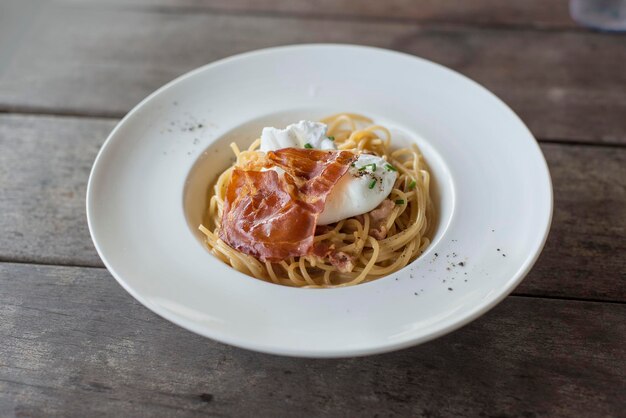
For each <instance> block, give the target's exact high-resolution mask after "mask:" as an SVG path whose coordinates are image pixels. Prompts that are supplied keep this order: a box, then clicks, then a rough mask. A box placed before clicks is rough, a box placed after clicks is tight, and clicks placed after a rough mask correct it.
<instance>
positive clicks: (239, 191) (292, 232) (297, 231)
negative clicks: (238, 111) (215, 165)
mask: <svg viewBox="0 0 626 418" xmlns="http://www.w3.org/2000/svg"><path fill="white" fill-rule="evenodd" d="M391 143H392V138H391V134H390V132H389V130H388V129H386V128H385V127H383V126H380V125H374V124H373V123H372V121H371V120H370V119H368V118H366V117H363V116H360V115H356V114H339V115H334V116H330V117H328V118H325V119H323V120H322V121H320V122H313V121H300V122H297V123H294V124H292V125H289V126H287V127H286V128H284V129H279V128H274V127H266V128H264V129H263V131H262V132H261V136H260V138H258V139H257V140H256V141H254V142H253V143H252V145H251V146H250V147H249V148H248V149H247V150H245V151H240V150H239V148H238V147H237V145H236V144H231V147H232V149H233V151H234V153H235V155H236V157H237V159H236V162H235V163H234V164H233V166H231V167H229V168H228V169H227V170H226V171H224V172H223V173H222V174H221V175H220V176H219V178H218V179H217V181H216V183H215V185H214V187H213V188H212V190H211V191H210V199H209V205H208V208H207V213H206V219H205V222H204V224H203V225H200V227H199V228H200V230H201V231H202V232H203V233H204V234H205V236H206V244H207V246H208V248H209V249H210V251H211V252H212V253H213V254H214V255H215V256H217V257H218V258H219V259H221V260H222V261H224V262H225V263H227V264H229V265H230V266H232V267H233V268H235V269H237V270H239V271H241V272H243V273H245V274H248V275H250V276H253V277H256V278H259V279H262V280H266V281H270V282H272V283H276V284H282V285H288V286H296V287H312V288H327V287H342V286H350V285H355V284H359V283H363V282H367V281H371V280H374V279H377V278H380V277H383V276H386V275H388V274H390V273H393V272H395V271H397V270H399V269H401V268H403V267H404V266H406V265H407V264H408V263H410V262H411V261H413V260H415V259H416V258H417V257H419V255H420V254H421V253H422V252H423V251H424V249H425V248H426V247H427V246H428V245H429V243H430V236H431V234H432V232H433V231H432V230H433V225H434V217H435V214H434V209H433V204H432V200H431V196H430V173H429V171H428V167H427V165H426V163H425V161H424V158H423V156H422V154H421V153H420V151H419V149H418V148H417V146H416V145H415V144H413V145H412V146H411V147H409V148H397V149H394V148H392V144H391Z"/></svg>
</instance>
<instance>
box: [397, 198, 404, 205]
mask: <svg viewBox="0 0 626 418" xmlns="http://www.w3.org/2000/svg"><path fill="white" fill-rule="evenodd" d="M396 205H404V199H397V200H396Z"/></svg>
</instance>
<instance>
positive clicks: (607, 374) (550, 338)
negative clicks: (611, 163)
mask: <svg viewBox="0 0 626 418" xmlns="http://www.w3.org/2000/svg"><path fill="white" fill-rule="evenodd" d="M0 287H1V288H2V289H3V291H2V292H0V365H1V367H0V415H2V416H13V415H15V416H84V414H85V412H86V411H89V416H104V415H106V416H146V415H150V416H157V415H158V416H200V415H210V416H276V417H282V416H285V417H287V416H293V415H294V414H298V415H301V416H330V417H335V416H337V417H339V416H389V415H394V416H424V417H429V416H430V417H436V416H525V417H528V416H585V417H596V416H597V417H600V416H619V415H620V414H621V413H622V412H623V408H624V407H625V406H626V405H625V404H624V398H623V394H624V392H625V391H626V384H625V382H626V363H624V361H623V359H624V358H625V356H626V350H625V347H626V340H625V336H626V305H623V304H609V303H594V302H576V301H561V300H547V299H534V298H520V297H511V298H508V299H507V300H505V301H504V302H503V303H502V304H501V305H500V306H498V307H497V308H495V309H494V310H493V311H492V312H490V313H488V314H487V315H486V316H485V317H483V318H481V319H479V320H477V321H475V322H474V323H472V324H470V325H468V326H466V327H465V328H463V329H461V330H459V331H456V332H454V333H453V334H451V335H448V336H446V337H444V338H441V339H438V340H436V341H433V342H430V343H427V344H424V345H421V346H418V347H414V348H411V349H407V350H403V351H400V352H396V353H391V354H385V355H378V356H373V357H366V358H357V359H343V360H303V359H293V358H286V357H278V356H269V355H261V354H256V353H252V352H248V351H245V350H241V349H235V348H232V347H228V346H225V345H222V344H220V343H216V342H212V341H210V340H207V339H204V338H202V337H199V336H196V335H194V334H191V333H189V332H187V331H185V330H183V329H181V328H178V327H177V326H175V325H173V324H170V323H169V322H166V321H165V320H162V319H160V318H159V317H157V316H156V315H154V314H152V313H151V312H149V311H148V310H147V309H145V308H143V307H142V306H140V305H139V304H138V303H137V302H135V301H134V300H133V299H132V298H131V297H130V296H129V295H127V294H126V293H125V292H124V290H122V288H121V287H120V286H118V285H117V284H116V283H115V281H114V280H113V279H112V278H111V277H110V276H109V274H108V273H107V272H106V270H104V269H89V268H76V267H71V268H69V267H50V266H32V265H15V264H0Z"/></svg>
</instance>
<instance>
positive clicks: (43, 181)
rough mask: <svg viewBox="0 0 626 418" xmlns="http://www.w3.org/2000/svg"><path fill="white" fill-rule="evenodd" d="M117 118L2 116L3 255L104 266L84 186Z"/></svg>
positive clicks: (0, 194)
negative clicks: (89, 225)
mask: <svg viewBox="0 0 626 418" xmlns="http://www.w3.org/2000/svg"><path fill="white" fill-rule="evenodd" d="M114 125H115V121H112V120H103V119H79V118H57V117H35V116H11V115H0V184H1V185H2V186H1V187H0V230H1V231H2V234H0V259H11V260H18V261H19V260H30V261H36V262H40V263H61V264H67V263H71V264H79V265H80V264H85V265H101V264H102V262H101V261H100V258H99V257H98V255H97V254H96V251H95V249H94V247H93V244H92V243H91V238H90V236H89V231H88V230H87V218H86V217H85V190H86V187H87V179H88V177H89V172H90V170H91V166H92V164H93V161H94V160H95V157H96V154H97V152H98V149H99V148H100V145H101V144H102V143H103V142H104V140H105V139H106V137H107V135H108V133H109V132H110V130H111V129H113V126H114Z"/></svg>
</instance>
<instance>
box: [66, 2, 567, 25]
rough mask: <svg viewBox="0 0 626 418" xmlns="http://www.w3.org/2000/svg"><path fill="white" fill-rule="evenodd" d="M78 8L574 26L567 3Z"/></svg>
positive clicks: (138, 4)
mask: <svg viewBox="0 0 626 418" xmlns="http://www.w3.org/2000/svg"><path fill="white" fill-rule="evenodd" d="M62 2H63V3H73V4H80V5H83V6H84V5H86V4H89V5H97V6H102V5H106V6H116V7H122V6H124V7H129V6H131V7H141V8H144V9H155V8H159V9H160V10H177V11H178V10H189V11H193V12H194V13H198V12H201V11H207V12H234V13H263V14H273V15H289V16H307V17H326V18H370V19H377V20H383V19H393V20H411V21H415V22H446V23H460V24H478V25H511V26H530V27H540V28H554V27H556V28H572V27H575V23H574V22H573V21H572V19H571V18H570V15H569V8H568V3H569V2H568V0H548V1H545V0H527V1H524V2H515V1H502V0H474V1H471V2H468V1H466V0H447V1H445V2H442V1H438V0H388V1H384V2H382V1H371V0H370V1H362V0H342V1H336V0H105V1H103V0H97V1H94V0H92V1H89V0H62Z"/></svg>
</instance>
